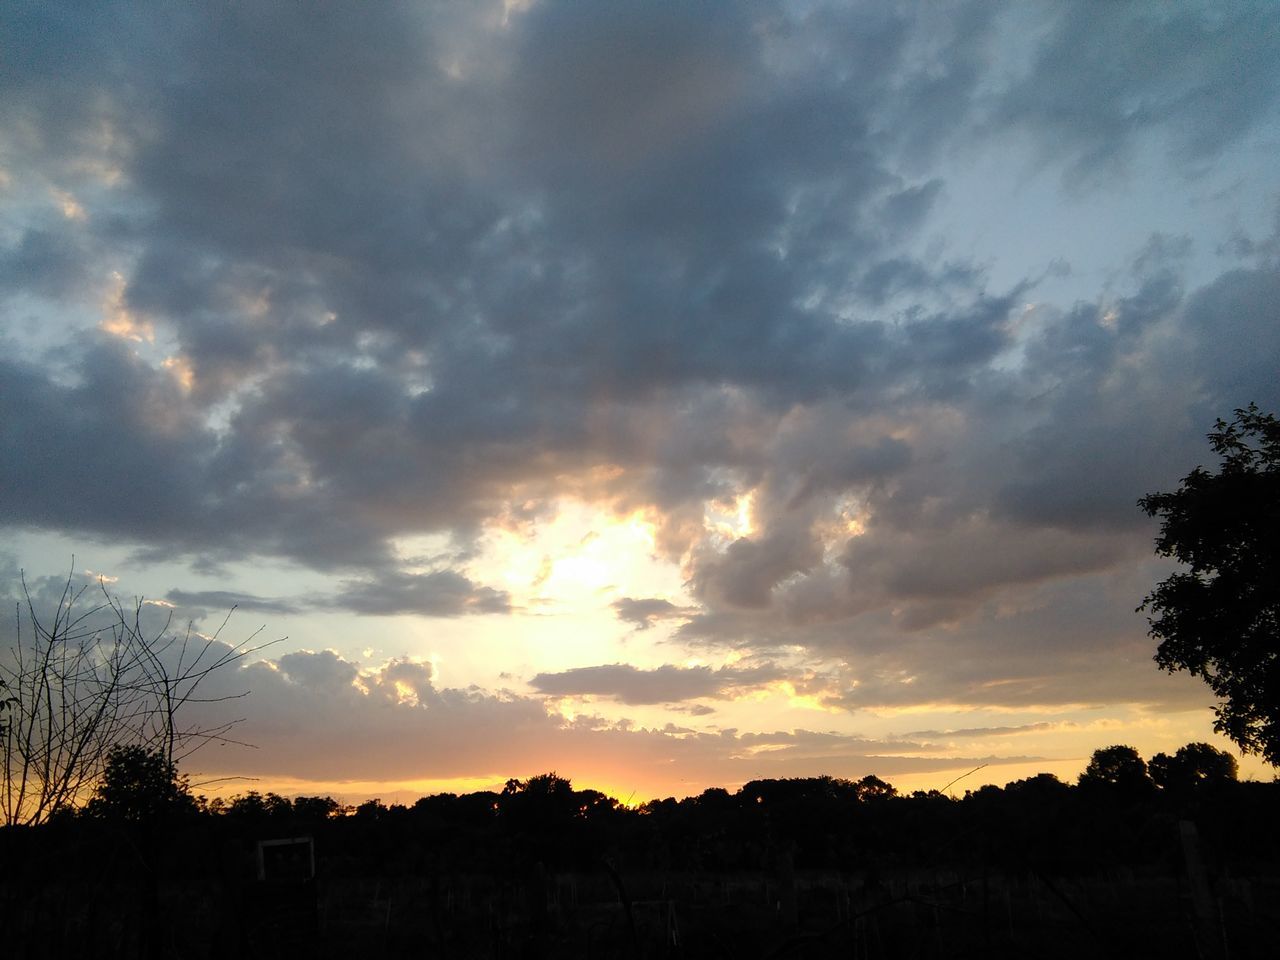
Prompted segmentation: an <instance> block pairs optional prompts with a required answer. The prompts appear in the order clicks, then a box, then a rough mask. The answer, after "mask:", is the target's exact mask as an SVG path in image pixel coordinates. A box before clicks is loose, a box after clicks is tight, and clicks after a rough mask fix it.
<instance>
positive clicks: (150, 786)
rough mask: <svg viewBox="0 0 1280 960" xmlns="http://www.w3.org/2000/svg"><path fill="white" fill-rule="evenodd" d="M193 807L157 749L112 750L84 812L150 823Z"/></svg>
mask: <svg viewBox="0 0 1280 960" xmlns="http://www.w3.org/2000/svg"><path fill="white" fill-rule="evenodd" d="M195 808H196V805H195V801H194V800H193V799H192V797H191V793H190V791H189V790H188V789H187V784H186V781H185V780H184V779H183V778H182V777H179V776H178V771H177V768H176V767H175V766H174V765H173V764H172V763H170V762H169V760H168V759H167V758H166V757H165V755H164V753H163V752H161V751H160V750H148V749H147V748H146V747H141V746H138V745H137V744H128V745H124V746H117V747H113V748H112V749H111V750H110V752H108V754H107V760H106V767H105V769H104V770H103V773H102V780H101V781H99V783H98V785H97V787H96V788H95V789H94V792H93V797H92V798H91V799H90V800H89V803H88V806H87V807H86V812H87V813H88V814H89V815H90V816H94V817H104V818H107V819H115V820H135V821H145V820H153V819H155V818H156V817H160V816H165V815H173V814H180V813H190V812H191V811H194V810H195Z"/></svg>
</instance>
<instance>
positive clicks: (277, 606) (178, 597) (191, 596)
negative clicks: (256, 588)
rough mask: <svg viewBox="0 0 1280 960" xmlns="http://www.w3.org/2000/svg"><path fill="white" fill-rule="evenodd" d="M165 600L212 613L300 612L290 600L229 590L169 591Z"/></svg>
mask: <svg viewBox="0 0 1280 960" xmlns="http://www.w3.org/2000/svg"><path fill="white" fill-rule="evenodd" d="M165 599H166V600H168V601H169V602H171V603H175V604H178V605H179V606H182V607H197V608H200V609H203V610H213V611H219V610H221V611H227V610H231V609H232V608H238V609H241V610H261V611H263V612H264V613H283V614H293V613H298V612H299V610H300V607H299V606H298V605H297V604H296V603H294V602H293V601H291V600H283V599H278V598H274V597H258V596H254V595H253V594H251V593H236V592H233V591H230V590H197V591H191V590H170V591H169V592H168V593H167V594H165Z"/></svg>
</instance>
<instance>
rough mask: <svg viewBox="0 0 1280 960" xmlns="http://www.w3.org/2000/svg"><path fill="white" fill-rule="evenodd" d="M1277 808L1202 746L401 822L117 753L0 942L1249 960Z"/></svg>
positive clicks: (11, 831)
mask: <svg viewBox="0 0 1280 960" xmlns="http://www.w3.org/2000/svg"><path fill="white" fill-rule="evenodd" d="M1278 802H1280V783H1275V782H1272V783H1259V782H1243V783H1242V782H1239V781H1238V780H1237V778H1236V768H1235V762H1234V758H1232V757H1231V756H1230V755H1229V754H1225V753H1223V752H1222V751H1219V750H1216V749H1215V748H1214V747H1212V746H1210V745H1208V744H1187V745H1186V746H1185V747H1183V748H1181V749H1180V750H1178V751H1177V752H1176V753H1174V754H1173V755H1171V756H1169V755H1164V754H1157V755H1156V756H1155V757H1153V758H1152V759H1151V762H1150V763H1147V762H1145V761H1144V760H1143V758H1142V757H1141V756H1139V755H1138V753H1137V752H1136V751H1135V750H1134V749H1133V748H1132V747H1127V746H1123V745H1117V746H1112V747H1107V748H1104V749H1101V750H1098V751H1096V752H1095V753H1094V755H1093V758H1092V759H1091V761H1090V763H1089V765H1088V767H1087V768H1086V770H1085V771H1084V773H1082V774H1081V776H1080V778H1079V783H1078V784H1077V785H1070V784H1067V783H1064V782H1062V781H1060V780H1058V779H1057V778H1056V777H1053V776H1052V775H1049V774H1040V775H1038V776H1035V777H1031V778H1029V779H1026V780H1020V781H1017V782H1014V783H1010V784H1008V785H1007V786H1005V787H1003V788H1000V787H995V786H985V787H982V788H980V789H977V790H973V791H970V792H966V793H965V794H964V796H963V797H952V796H948V795H945V794H942V793H940V792H938V791H936V790H935V791H927V792H924V791H920V792H916V793H913V794H911V795H909V796H901V795H899V794H898V793H897V791H896V790H895V789H894V788H893V786H892V785H891V784H888V783H886V782H885V781H883V780H880V779H879V778H876V777H864V778H862V779H861V780H857V781H850V780H844V779H840V778H835V777H815V778H804V779H784V780H754V781H751V782H750V783H747V784H744V785H743V786H742V787H741V788H740V789H739V790H737V791H735V792H729V791H727V790H724V789H721V788H712V789H709V790H706V791H704V792H703V793H702V794H700V795H698V796H695V797H688V798H685V799H682V800H676V799H674V798H666V799H658V800H653V801H649V802H646V803H643V804H641V805H639V806H637V807H627V806H624V805H622V804H620V803H618V801H617V800H615V799H614V798H612V797H609V796H606V795H604V794H602V793H599V792H598V791H595V790H578V789H575V788H574V787H573V785H572V783H571V782H570V781H569V780H568V779H566V778H564V777H561V776H558V775H556V774H555V773H548V774H544V775H541V776H536V777H531V778H529V779H527V780H509V781H508V782H507V783H506V785H505V786H504V787H503V789H502V790H501V791H498V792H494V791H482V792H477V793H471V794H464V795H454V794H439V795H435V796H430V797H423V798H422V799H420V800H418V801H417V802H415V803H413V804H412V805H411V806H406V805H401V804H390V805H387V804H384V803H382V802H381V801H380V800H369V801H367V802H364V803H361V804H360V805H358V806H355V807H344V806H342V805H341V804H339V803H337V802H336V801H334V800H333V799H332V798H329V797H314V796H301V797H296V798H287V797H283V796H279V795H277V794H274V793H257V792H252V791H251V792H247V793H245V794H242V795H239V796H236V797H233V798H231V799H229V800H223V799H215V800H205V799H203V798H194V799H193V798H192V797H191V796H190V793H189V791H188V790H187V789H186V787H185V784H184V783H183V782H182V780H181V779H180V778H179V776H178V773H177V770H176V769H175V768H174V767H173V766H172V765H168V764H167V763H166V762H165V760H164V758H163V756H162V755H159V754H157V753H155V752H147V751H145V750H142V749H140V748H137V747H133V746H130V747H125V748H121V749H117V750H113V751H111V753H110V755H109V758H108V762H107V767H106V773H105V775H104V777H103V780H102V781H101V783H100V784H99V786H98V788H97V790H96V792H95V794H94V796H93V799H92V800H91V801H90V802H89V803H88V804H87V806H86V807H85V808H84V809H83V811H81V812H80V813H79V814H70V813H68V814H64V815H63V816H60V817H58V818H55V820H54V821H52V822H50V823H48V824H46V825H44V826H41V827H36V828H12V827H11V828H6V829H5V830H3V831H0V856H2V857H3V862H4V863H6V864H7V865H9V866H8V869H9V871H10V875H11V876H21V877H23V878H24V882H23V883H22V884H21V885H13V884H7V885H5V886H4V888H3V889H4V897H3V901H2V902H0V925H2V926H3V929H5V930H6V931H8V932H9V933H8V936H9V938H10V940H11V942H13V943H14V944H16V949H15V952H13V953H11V956H14V957H36V956H53V955H70V954H67V952H66V951H67V950H71V951H72V952H73V953H74V954H75V955H77V956H90V955H102V956H122V957H123V956H168V955H173V956H178V955H181V956H209V957H212V956H221V955H235V956H283V955H299V956H323V957H329V956H333V957H344V958H345V957H351V956H421V955H424V954H425V955H430V956H457V957H498V956H530V955H532V956H583V957H586V956H592V957H599V956H620V957H621V956H627V957H634V956H688V957H697V956H733V957H738V956H759V957H765V956H813V957H826V956H850V955H855V953H856V955H858V956H865V957H889V956H924V957H943V956H946V957H955V956H992V955H994V956H1026V955H1036V956H1047V957H1065V956H1071V955H1077V954H1078V953H1081V952H1086V953H1090V954H1091V955H1116V956H1129V955H1161V956H1169V957H1179V956H1185V957H1193V956H1200V955H1204V953H1205V951H1206V950H1207V951H1209V953H1210V954H1212V951H1213V949H1215V947H1214V945H1215V944H1219V943H1220V941H1221V937H1222V931H1226V933H1227V934H1228V935H1229V937H1230V945H1231V953H1232V956H1236V957H1251V956H1256V957H1262V956H1266V955H1268V952H1269V951H1270V949H1271V948H1272V946H1273V945H1274V940H1273V939H1272V933H1273V931H1274V924H1275V923H1276V922H1277V921H1280V823H1278V822H1277V820H1276V818H1275V816H1274V810H1275V809H1277V803H1278ZM1188 831H1190V832H1188ZM277 838H279V840H280V841H281V842H285V841H291V843H286V845H285V846H281V847H274V848H273V847H270V846H265V847H264V846H263V845H261V841H274V840H276V839H277ZM272 850H278V851H283V852H281V853H280V855H279V857H277V858H276V860H272V859H271V858H270V857H267V856H264V851H266V852H268V853H269V852H271V851H272ZM312 850H314V863H315V876H314V878H312V877H311V872H310V871H311V864H310V861H309V860H308V859H307V858H308V856H309V855H310V852H311V851H312ZM281 857H287V858H288V859H287V866H281V867H279V868H277V867H276V866H275V865H274V864H276V863H277V862H279V863H281V864H285V863H286V860H285V859H281ZM299 858H301V859H299ZM277 869H279V870H280V871H281V872H280V873H279V874H277V873H275V872H274V871H276V870H277ZM1197 891H1208V893H1207V894H1205V896H1207V897H1208V899H1207V900H1205V899H1204V897H1200V898H1199V899H1197V897H1199V894H1197ZM68 903H74V904H75V906H74V909H70V908H68V907H67V904H68ZM1205 903H1207V904H1208V906H1207V907H1205V906H1204V904H1205ZM122 904H124V905H123V906H122ZM146 904H150V906H149V907H147V906H146ZM1205 909H1207V910H1208V911H1209V914H1210V915H1211V916H1210V920H1212V922H1209V921H1208V920H1206V919H1205V916H1206V914H1204V910H1205ZM55 915H56V924H55V923H53V922H52V921H53V919H54V917H55ZM42 918H44V922H47V923H49V924H50V926H48V927H47V928H46V927H45V926H42ZM1191 934H1194V936H1193V935H1191ZM1206 937H1208V940H1206V939H1205V938H1206ZM51 938H52V939H51ZM59 938H62V939H59ZM1214 938H1217V939H1214ZM54 941H57V942H54ZM1206 943H1207V944H1208V946H1207V947H1206V946H1205V944H1206ZM72 948H74V949H72Z"/></svg>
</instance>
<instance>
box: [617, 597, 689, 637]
mask: <svg viewBox="0 0 1280 960" xmlns="http://www.w3.org/2000/svg"><path fill="white" fill-rule="evenodd" d="M611 606H612V607H613V611H614V613H616V614H617V615H618V619H619V620H625V621H627V622H628V623H633V624H635V626H636V629H637V630H648V629H649V628H650V627H651V626H653V622H654V621H655V620H672V619H679V618H681V617H687V616H689V614H690V613H691V612H692V611H691V610H690V609H689V608H688V607H680V606H677V605H676V604H674V603H672V602H671V601H670V600H664V599H662V598H661V597H623V598H621V599H620V600H615V601H613V603H612V604H611Z"/></svg>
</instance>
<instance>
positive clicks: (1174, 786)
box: [1149, 743, 1239, 793]
mask: <svg viewBox="0 0 1280 960" xmlns="http://www.w3.org/2000/svg"><path fill="white" fill-rule="evenodd" d="M1149 769H1150V771H1151V779H1152V780H1154V781H1155V784H1156V786H1158V787H1160V788H1162V789H1165V790H1168V791H1170V792H1171V793H1189V792H1191V791H1193V790H1195V789H1197V788H1199V787H1212V786H1219V785H1221V784H1224V783H1234V782H1235V780H1236V777H1237V776H1238V769H1239V767H1238V764H1237V763H1236V758H1235V757H1233V756H1232V755H1231V754H1229V753H1227V752H1226V751H1225V750H1219V749H1218V748H1217V747H1215V746H1213V745H1212V744H1208V743H1188V744H1187V745H1186V746H1184V747H1179V748H1178V752H1177V753H1175V754H1174V755H1173V756H1169V755H1168V754H1165V753H1157V754H1156V755H1155V756H1154V757H1152V758H1151V763H1150V765H1149Z"/></svg>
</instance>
